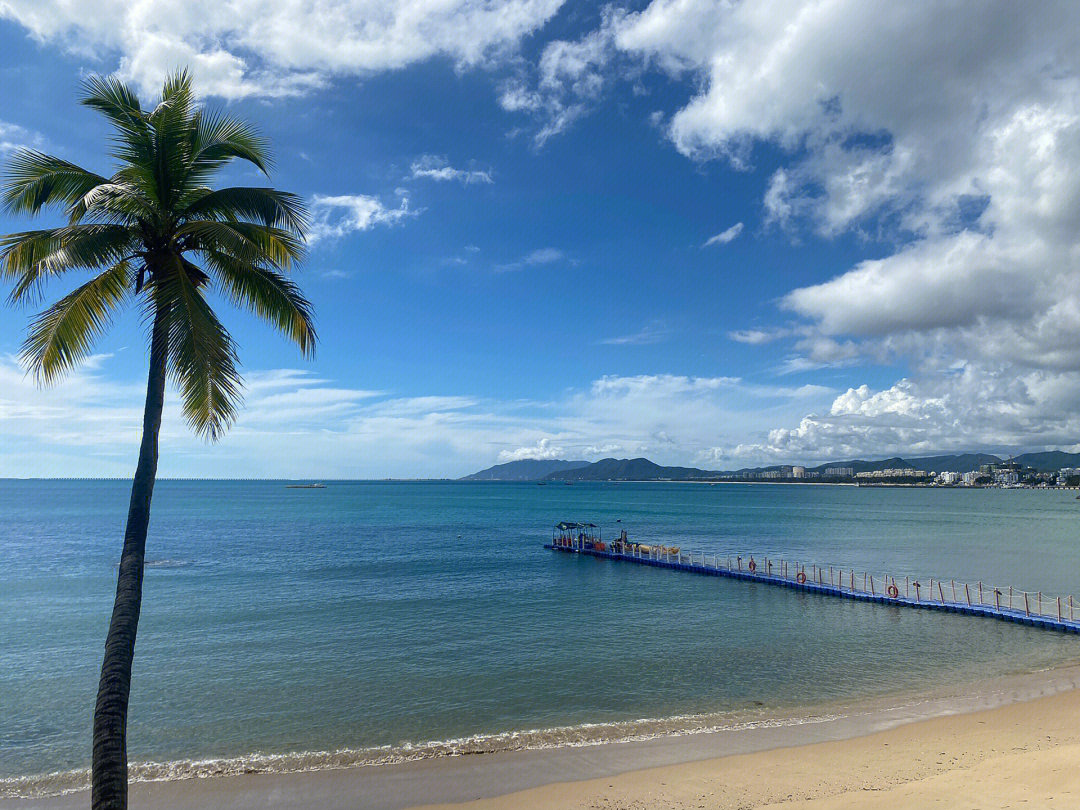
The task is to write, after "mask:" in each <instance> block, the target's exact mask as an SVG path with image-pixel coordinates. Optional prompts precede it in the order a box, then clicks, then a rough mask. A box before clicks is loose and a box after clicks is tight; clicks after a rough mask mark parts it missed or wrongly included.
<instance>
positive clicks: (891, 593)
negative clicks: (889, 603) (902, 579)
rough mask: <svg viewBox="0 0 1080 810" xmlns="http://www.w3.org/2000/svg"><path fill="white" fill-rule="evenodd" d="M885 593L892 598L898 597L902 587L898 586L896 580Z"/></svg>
mask: <svg viewBox="0 0 1080 810" xmlns="http://www.w3.org/2000/svg"><path fill="white" fill-rule="evenodd" d="M885 593H887V594H888V595H889V598H890V599H896V597H898V596H899V595H900V589H899V588H897V587H896V583H895V582H894V583H893V584H892V585H890V586H889V587H888V588H886V589H885Z"/></svg>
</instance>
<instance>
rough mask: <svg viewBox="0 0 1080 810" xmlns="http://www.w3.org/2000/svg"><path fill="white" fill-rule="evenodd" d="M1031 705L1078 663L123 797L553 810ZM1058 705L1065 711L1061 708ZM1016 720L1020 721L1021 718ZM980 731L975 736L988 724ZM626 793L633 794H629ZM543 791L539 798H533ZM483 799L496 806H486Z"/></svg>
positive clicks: (34, 808) (171, 802) (331, 808)
mask: <svg viewBox="0 0 1080 810" xmlns="http://www.w3.org/2000/svg"><path fill="white" fill-rule="evenodd" d="M1034 701H1044V702H1045V701H1049V702H1050V703H1051V704H1055V705H1057V708H1054V707H1051V708H1048V709H1046V712H1047V713H1048V716H1051V717H1054V716H1060V715H1066V714H1069V713H1070V712H1071V710H1072V709H1074V708H1075V709H1076V712H1077V714H1080V664H1077V663H1072V664H1066V665H1062V666H1059V667H1055V668H1052V669H1048V670H1043V671H1039V672H1031V673H1023V674H1016V675H1009V676H1004V677H1000V678H995V679H992V680H988V681H984V682H980V683H972V684H968V685H966V686H963V687H961V688H959V689H957V688H939V689H937V690H934V691H932V692H929V693H923V694H920V695H893V696H891V697H884V698H872V699H869V700H862V701H859V702H857V703H853V704H849V705H847V706H843V705H839V704H837V705H835V706H821V707H816V709H817V710H815V711H813V712H811V713H808V714H802V715H795V714H793V713H783V712H772V713H771V714H767V715H765V716H763V717H760V718H759V719H757V720H756V721H749V722H744V723H742V724H736V725H734V726H729V727H725V728H721V729H717V730H707V731H700V730H699V731H686V732H675V733H668V734H663V735H661V736H654V737H649V738H645V739H637V738H630V739H626V740H615V741H602V742H586V743H580V744H564V745H559V746H555V747H538V748H527V749H522V750H502V751H496V752H487V753H476V754H470V755H464V754H458V755H450V756H434V757H428V758H425V759H419V760H413V761H408V762H402V763H397V764H382V765H378V766H373V765H352V766H346V767H325V768H320V769H316V770H295V771H290V772H284V773H272V772H266V773H241V774H236V775H228V776H212V777H207V778H186V779H173V780H161V781H144V782H135V783H133V784H132V786H131V795H132V802H133V804H137V805H138V806H143V807H148V808H161V810H164V808H170V809H172V808H175V810H184V809H185V808H192V810H194V808H199V807H212V806H229V807H232V808H238V810H243V808H256V807H258V808H287V807H307V806H312V807H314V806H318V807H320V808H325V810H347V809H348V808H354V807H357V806H360V805H358V804H357V797H360V796H362V797H363V802H362V806H364V807H367V808H372V810H405V809H406V808H411V807H419V806H422V805H426V804H429V803H431V802H432V801H436V800H437V801H441V802H449V803H462V802H480V804H478V805H477V807H487V806H491V807H495V806H503V805H502V804H501V802H502V801H503V800H510V799H513V798H514V797H511V796H510V794H515V795H516V796H520V797H522V798H521V799H520V801H521V802H523V803H522V804H521V805H520V806H522V807H526V806H533V804H535V803H537V802H539V803H540V805H542V804H543V803H544V802H551V804H550V806H551V807H553V808H554V807H561V806H568V805H565V802H566V794H565V789H566V788H565V786H566V784H568V783H571V784H573V785H575V788H574V792H573V795H577V794H578V793H580V792H581V789H582V788H581V786H582V785H585V784H588V785H593V783H594V782H597V780H599V782H603V783H604V785H608V784H614V783H613V782H612V781H611V780H613V779H614V780H621V781H627V780H629V781H628V784H629V783H630V782H634V781H635V780H640V779H643V778H645V776H644V775H647V774H650V773H653V772H655V771H658V770H659V771H665V770H667V769H672V770H676V769H687V768H690V769H691V770H693V769H694V768H697V770H698V771H701V769H702V768H704V769H705V770H710V769H711V771H715V770H716V769H718V768H719V769H720V770H724V768H725V767H727V766H726V765H724V763H727V762H728V761H729V760H732V759H734V758H739V757H746V756H750V757H759V758H762V757H764V758H765V759H766V760H768V758H769V757H770V752H777V751H781V750H788V751H789V752H791V751H794V752H796V753H794V754H789V755H790V756H793V757H799V756H801V754H799V753H797V752H800V751H803V750H804V749H805V751H806V752H807V755H810V754H811V753H812V749H815V748H816V747H819V746H829V745H832V746H835V745H845V744H847V745H849V746H853V747H855V748H856V749H858V746H859V743H858V741H859V740H860V739H862V738H866V737H870V736H877V735H889V734H895V733H897V730H898V729H905V728H910V727H911V726H912V725H913V724H925V723H939V724H940V723H945V724H946V725H949V724H950V722H951V721H955V723H953V724H954V725H955V724H956V723H959V724H960V725H963V726H965V727H967V726H970V725H971V724H972V723H971V722H967V721H965V722H963V723H961V722H960V719H961V718H969V719H970V718H971V717H973V716H975V715H976V714H984V713H985V714H988V715H995V713H1002V712H1007V711H1008V710H1009V709H1010V708H1011V707H1012V708H1014V711H1013V714H1016V713H1017V712H1016V711H1015V707H1017V706H1021V705H1022V704H1025V703H1029V702H1034ZM1066 704H1067V706H1068V711H1066V709H1065V708H1064V707H1065V705H1066ZM1019 714H1020V715H1024V716H1026V714H1025V712H1023V711H1020V712H1019ZM1077 714H1071V716H1073V717H1075V716H1077ZM978 722H979V723H980V724H982V726H984V725H985V724H986V723H987V722H990V723H991V724H993V723H994V722H995V721H992V720H981V721H978ZM1002 722H1004V721H1002ZM1010 722H1011V721H1010ZM1072 725H1076V724H1075V723H1073V724H1072ZM980 727H981V726H980ZM1028 731H1029V732H1030V734H1032V735H1034V737H1036V738H1038V737H1040V734H1041V733H1042V729H1040V728H1038V727H1036V728H1033V729H1029V730H1028ZM948 733H949V734H952V735H956V734H957V733H958V732H957V731H956V730H955V729H953V730H952V731H949V732H948ZM1077 735H1078V737H1077V741H1076V742H1077V744H1078V745H1080V729H1078V730H1077ZM1043 736H1045V735H1043ZM886 744H888V743H886ZM894 750H895V749H894ZM773 758H774V759H775V756H774V757H773ZM766 764H767V766H768V767H769V768H775V767H776V763H771V764H769V763H766ZM711 771H710V772H711ZM672 778H674V777H672ZM700 778H705V776H704V775H703V773H697V775H696V776H695V777H694V779H698V781H700ZM1078 779H1080V777H1078ZM621 781H620V783H621ZM669 784H671V783H670V782H669ZM594 787H596V786H595V785H594ZM598 789H601V788H598ZM627 789H628V790H631V788H630V787H627ZM633 789H635V790H636V788H633ZM602 790H608V788H607V787H604V788H602ZM545 791H546V792H547V793H546V794H545V795H541V796H538V795H536V794H537V793H544V792H545ZM87 795H88V791H86V790H78V791H74V792H69V793H66V794H63V795H54V796H45V797H38V798H7V799H0V810H9V809H12V810H13V809H14V808H19V810H68V808H76V807H83V806H85V804H86V801H87ZM492 800H494V801H495V804H485V803H484V802H490V801H492ZM514 800H516V799H514ZM537 806H539V805H537ZM580 806H581V807H593V806H600V805H592V804H589V805H585V804H582V805H580ZM633 806H639V807H645V806H652V805H633ZM656 806H657V807H659V806H668V803H667V802H666V801H665V802H664V803H661V804H657V805H656ZM693 806H694V807H696V806H698V805H693ZM715 806H717V807H719V806H726V805H715Z"/></svg>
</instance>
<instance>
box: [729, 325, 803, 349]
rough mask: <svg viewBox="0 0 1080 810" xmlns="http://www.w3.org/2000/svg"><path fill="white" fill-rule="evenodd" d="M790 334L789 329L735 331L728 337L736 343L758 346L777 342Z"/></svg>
mask: <svg viewBox="0 0 1080 810" xmlns="http://www.w3.org/2000/svg"><path fill="white" fill-rule="evenodd" d="M790 334H791V330H790V329H736V330H734V331H732V332H728V337H729V338H731V339H732V340H734V341H735V342H736V343H749V344H750V345H751V346H760V345H762V344H764V343H772V342H773V341H774V340H779V339H780V338H784V337H787V336H788V335H790Z"/></svg>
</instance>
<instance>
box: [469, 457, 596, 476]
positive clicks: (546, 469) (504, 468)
mask: <svg viewBox="0 0 1080 810" xmlns="http://www.w3.org/2000/svg"><path fill="white" fill-rule="evenodd" d="M588 466H589V462H587V461H562V460H546V459H537V458H526V459H522V460H521V461H508V462H506V463H505V464H496V465H495V466H494V467H488V468H487V469H486V470H481V471H480V472H478V473H473V474H472V475H466V476H465V477H464V478H462V479H461V480H462V481H539V480H540V479H541V478H544V477H545V476H547V475H550V474H551V473H557V472H562V471H564V470H575V469H577V468H578V467H588Z"/></svg>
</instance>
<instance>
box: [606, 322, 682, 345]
mask: <svg viewBox="0 0 1080 810" xmlns="http://www.w3.org/2000/svg"><path fill="white" fill-rule="evenodd" d="M669 337H671V330H670V329H668V328H667V326H666V325H665V324H664V323H663V322H662V321H654V322H653V323H650V324H647V325H646V326H643V327H642V328H641V329H639V330H638V331H637V332H634V333H633V334H629V335H619V336H617V337H609V338H604V339H603V340H601V341H600V343H601V345H604V346H648V345H651V344H654V343H663V342H664V341H665V340H667V339H668V338H669Z"/></svg>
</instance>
